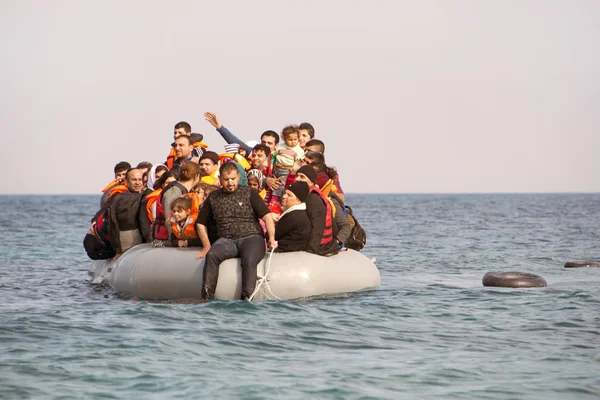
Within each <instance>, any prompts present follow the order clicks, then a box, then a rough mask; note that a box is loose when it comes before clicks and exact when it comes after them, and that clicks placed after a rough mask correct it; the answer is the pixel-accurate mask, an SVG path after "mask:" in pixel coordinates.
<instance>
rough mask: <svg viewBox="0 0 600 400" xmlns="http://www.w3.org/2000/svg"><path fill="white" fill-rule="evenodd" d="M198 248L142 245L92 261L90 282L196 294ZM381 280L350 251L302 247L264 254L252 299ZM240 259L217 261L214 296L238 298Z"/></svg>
mask: <svg viewBox="0 0 600 400" xmlns="http://www.w3.org/2000/svg"><path fill="white" fill-rule="evenodd" d="M196 254H198V248H153V247H151V246H150V245H149V244H141V245H138V246H136V247H134V248H132V249H130V250H128V251H127V252H126V253H125V254H123V255H122V256H121V257H119V258H118V259H116V260H101V261H94V262H93V264H92V268H91V270H90V274H91V275H92V277H93V282H94V283H107V284H108V285H109V286H110V287H112V288H113V289H114V291H115V292H116V293H118V294H122V295H126V296H134V297H137V298H140V299H146V300H178V299H189V298H192V299H199V298H200V291H201V288H202V270H203V267H204V259H201V260H197V259H196ZM380 285H381V277H380V275H379V270H378V269H377V267H376V266H375V263H374V261H373V260H371V259H369V258H368V257H366V256H365V255H363V254H360V253H359V252H357V251H354V250H343V251H341V252H339V253H338V254H336V255H334V256H331V257H321V256H317V255H314V254H309V253H305V252H291V253H272V254H271V253H267V255H266V256H265V258H264V259H263V260H262V261H261V262H260V263H259V264H258V280H257V285H256V290H255V292H254V296H253V300H273V299H279V300H291V299H300V298H306V297H314V296H326V295H335V294H339V293H346V292H360V291H365V290H373V289H375V288H377V287H379V286H380ZM241 287H242V269H241V265H240V259H239V258H233V259H230V260H226V261H224V262H222V263H221V266H220V268H219V281H218V284H217V288H216V291H215V299H216V300H237V299H239V298H240V295H241V291H242V288H241Z"/></svg>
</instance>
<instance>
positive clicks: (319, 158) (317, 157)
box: [304, 150, 325, 172]
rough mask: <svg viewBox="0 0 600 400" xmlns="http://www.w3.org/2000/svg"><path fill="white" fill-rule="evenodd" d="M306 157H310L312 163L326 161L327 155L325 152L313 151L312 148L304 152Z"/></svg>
mask: <svg viewBox="0 0 600 400" xmlns="http://www.w3.org/2000/svg"><path fill="white" fill-rule="evenodd" d="M304 158H305V159H307V158H310V159H311V160H312V161H311V162H310V163H311V164H313V163H325V156H324V155H323V154H321V153H318V152H316V151H312V150H308V151H307V152H305V153H304ZM307 161H308V160H307ZM317 172H318V171H317Z"/></svg>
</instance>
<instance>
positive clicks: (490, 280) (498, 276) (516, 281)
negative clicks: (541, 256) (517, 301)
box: [481, 272, 548, 288]
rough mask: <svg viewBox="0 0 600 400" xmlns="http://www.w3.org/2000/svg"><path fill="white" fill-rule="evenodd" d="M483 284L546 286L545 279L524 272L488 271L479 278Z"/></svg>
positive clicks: (524, 286)
mask: <svg viewBox="0 0 600 400" xmlns="http://www.w3.org/2000/svg"><path fill="white" fill-rule="evenodd" d="M481 282H482V283H483V286H496V287H512V288H526V287H546V286H548V284H547V283H546V280H545V279H544V278H542V277H541V276H539V275H534V274H528V273H526V272H488V273H487V274H485V275H484V277H483V279H482V280H481Z"/></svg>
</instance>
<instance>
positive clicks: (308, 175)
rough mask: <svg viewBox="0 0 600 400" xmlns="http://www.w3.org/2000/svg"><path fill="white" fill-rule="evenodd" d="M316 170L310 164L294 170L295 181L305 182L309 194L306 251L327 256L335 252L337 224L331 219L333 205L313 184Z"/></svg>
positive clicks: (307, 201) (315, 178)
mask: <svg viewBox="0 0 600 400" xmlns="http://www.w3.org/2000/svg"><path fill="white" fill-rule="evenodd" d="M316 180H317V171H315V170H314V168H313V167H311V166H310V165H305V166H303V167H301V168H300V169H298V171H297V172H296V182H298V181H301V182H306V183H307V184H308V187H309V194H308V197H307V198H306V213H307V214H308V218H309V219H310V224H311V232H310V240H309V242H308V246H307V249H306V251H307V252H309V253H314V254H318V255H320V256H328V255H332V254H335V253H337V251H338V250H337V243H336V241H335V236H336V234H337V232H336V231H337V226H336V224H335V222H334V220H333V207H332V206H331V203H330V202H329V200H328V199H327V198H326V197H325V196H324V195H323V193H321V190H320V189H319V188H318V187H317V186H316V185H315V182H316Z"/></svg>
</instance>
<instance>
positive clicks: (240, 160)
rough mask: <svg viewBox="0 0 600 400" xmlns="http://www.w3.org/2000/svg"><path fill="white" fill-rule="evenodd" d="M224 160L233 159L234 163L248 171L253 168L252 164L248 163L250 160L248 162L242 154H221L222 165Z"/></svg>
mask: <svg viewBox="0 0 600 400" xmlns="http://www.w3.org/2000/svg"><path fill="white" fill-rule="evenodd" d="M224 158H231V159H232V160H233V161H236V162H238V163H240V164H241V165H242V167H244V169H245V170H246V171H248V170H249V169H250V168H251V166H250V163H249V162H248V160H246V157H244V156H243V155H241V154H237V153H223V154H219V160H221V163H222V162H223V159H224Z"/></svg>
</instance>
